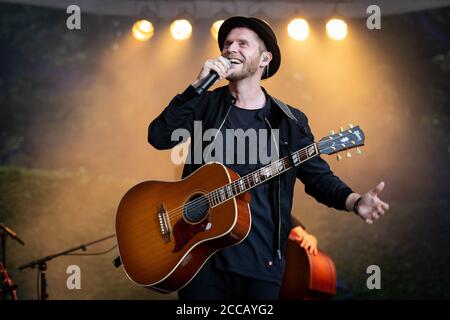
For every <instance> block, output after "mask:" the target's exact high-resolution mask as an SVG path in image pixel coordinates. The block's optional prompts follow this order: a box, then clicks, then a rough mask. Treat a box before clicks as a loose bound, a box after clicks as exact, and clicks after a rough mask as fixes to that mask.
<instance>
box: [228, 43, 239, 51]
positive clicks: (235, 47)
mask: <svg viewBox="0 0 450 320" xmlns="http://www.w3.org/2000/svg"><path fill="white" fill-rule="evenodd" d="M238 49H239V45H238V43H237V42H232V43H230V44H229V45H228V47H227V51H229V52H238Z"/></svg>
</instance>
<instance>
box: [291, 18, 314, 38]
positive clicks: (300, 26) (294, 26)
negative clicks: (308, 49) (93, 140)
mask: <svg viewBox="0 0 450 320" xmlns="http://www.w3.org/2000/svg"><path fill="white" fill-rule="evenodd" d="M287 30H288V34H289V36H290V37H291V38H292V39H294V40H297V41H304V40H306V39H307V38H308V36H309V25H308V22H307V21H306V20H305V19H293V20H292V21H291V22H289V24H288V27H287Z"/></svg>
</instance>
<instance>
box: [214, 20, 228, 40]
mask: <svg viewBox="0 0 450 320" xmlns="http://www.w3.org/2000/svg"><path fill="white" fill-rule="evenodd" d="M224 21H225V20H216V21H214V23H213V24H212V25H211V35H212V36H213V38H214V39H216V40H217V37H218V35H219V29H220V26H221V25H222V23H223V22H224Z"/></svg>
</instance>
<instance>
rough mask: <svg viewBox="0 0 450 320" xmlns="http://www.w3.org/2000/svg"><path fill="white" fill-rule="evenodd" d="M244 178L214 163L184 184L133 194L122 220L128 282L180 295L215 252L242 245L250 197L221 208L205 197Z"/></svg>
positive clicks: (149, 184) (119, 231) (152, 186)
mask: <svg viewBox="0 0 450 320" xmlns="http://www.w3.org/2000/svg"><path fill="white" fill-rule="evenodd" d="M238 178H239V175H238V174H237V173H235V172H234V171H232V170H230V169H228V168H226V167H225V166H224V165H222V164H220V163H209V164H206V165H204V166H202V167H201V168H199V169H198V170H196V171H195V172H194V173H192V174H191V175H190V176H188V177H186V178H185V179H183V180H181V181H177V182H160V181H146V182H142V183H140V184H138V185H136V186H134V187H133V188H131V189H130V190H129V191H128V192H127V193H126V194H125V195H124V197H123V198H122V200H121V201H120V204H119V207H118V211H117V217H116V237H117V242H118V248H119V253H120V258H121V260H122V265H123V268H124V270H125V272H126V274H127V275H128V277H129V278H130V279H131V280H132V281H134V282H135V283H137V284H139V285H141V286H144V287H148V288H150V289H154V290H157V291H160V292H172V291H176V290H179V289H181V288H182V287H183V286H185V285H186V284H187V283H188V282H189V281H190V280H191V279H192V278H193V277H194V276H195V275H196V273H197V272H198V271H199V270H200V268H201V267H202V266H203V264H204V263H205V262H206V261H207V259H208V258H209V257H210V256H211V255H212V254H213V253H214V252H216V251H217V250H219V249H222V248H224V247H227V246H230V245H234V244H237V243H239V242H240V241H242V240H243V239H244V238H245V237H246V236H247V235H248V233H249V231H250V226H251V216H250V207H249V202H250V197H249V194H248V193H244V194H242V195H240V196H237V197H235V198H231V199H229V200H227V201H225V202H223V203H221V204H219V205H217V206H215V207H211V206H210V205H209V203H208V201H205V197H203V195H205V194H207V193H209V192H211V191H213V190H216V189H217V188H220V187H221V186H224V185H226V184H228V183H230V182H232V181H234V180H236V179H238Z"/></svg>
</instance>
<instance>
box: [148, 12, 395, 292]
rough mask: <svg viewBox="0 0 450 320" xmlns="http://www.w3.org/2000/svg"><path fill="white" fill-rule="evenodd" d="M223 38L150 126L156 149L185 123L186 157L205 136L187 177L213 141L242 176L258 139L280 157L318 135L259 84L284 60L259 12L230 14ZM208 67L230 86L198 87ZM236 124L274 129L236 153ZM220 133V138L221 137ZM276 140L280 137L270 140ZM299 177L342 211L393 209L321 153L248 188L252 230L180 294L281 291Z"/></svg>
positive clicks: (250, 167)
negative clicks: (207, 136)
mask: <svg viewBox="0 0 450 320" xmlns="http://www.w3.org/2000/svg"><path fill="white" fill-rule="evenodd" d="M218 44H219V48H220V50H221V56H219V57H217V58H213V59H209V60H207V61H206V62H205V64H204V65H203V67H202V69H201V71H200V73H199V75H198V77H197V79H196V80H195V81H194V82H193V83H192V84H191V85H190V86H189V87H188V88H187V89H186V90H185V91H184V92H183V93H182V94H179V95H177V96H175V97H174V99H173V100H172V101H171V102H170V103H169V105H168V106H167V107H166V109H165V110H164V111H163V112H162V113H161V114H160V115H159V116H158V117H157V118H156V119H155V120H154V121H153V122H152V123H151V124H150V126H149V137H148V138H149V142H150V144H151V145H152V146H154V147H155V148H157V149H169V148H172V147H174V146H176V145H177V144H179V143H180V142H182V141H180V140H181V139H179V140H177V139H175V141H174V140H173V139H172V133H173V132H174V130H176V129H179V128H183V129H186V130H188V131H189V133H190V137H191V144H190V149H189V155H188V159H191V158H190V157H192V156H193V155H194V154H198V151H199V150H196V149H195V148H199V147H198V145H199V144H197V143H195V142H197V141H201V143H200V147H201V150H200V154H201V155H204V157H203V158H202V163H192V161H187V163H186V164H185V166H184V170H183V177H186V176H188V175H189V174H191V173H192V172H194V171H195V170H196V169H198V168H199V167H200V166H201V165H202V164H203V163H206V162H209V161H211V160H212V159H211V158H210V153H209V152H208V151H210V148H211V145H213V144H214V143H216V141H217V142H220V140H222V142H223V146H222V150H219V149H220V147H217V148H216V149H215V150H216V151H218V153H220V152H219V151H223V156H222V157H218V159H219V160H222V162H224V164H225V165H226V166H228V167H229V168H231V169H232V170H234V171H235V172H237V173H238V174H240V175H241V176H242V175H245V174H247V173H249V172H252V171H254V170H256V169H257V168H260V167H261V166H263V163H261V162H262V161H261V156H260V155H261V153H260V152H258V153H257V155H258V161H257V162H256V163H254V162H251V161H249V160H250V159H251V158H252V156H253V155H252V152H253V153H254V152H255V146H257V149H258V151H261V148H265V149H266V150H264V151H266V152H267V154H269V153H271V154H274V153H275V154H276V156H277V157H279V158H281V157H284V156H285V155H287V154H289V153H290V152H292V151H296V150H299V149H300V148H301V147H305V146H307V145H309V144H311V143H312V142H313V141H314V137H313V135H312V133H311V130H310V128H309V125H308V120H307V117H306V116H305V115H304V114H303V113H302V112H301V111H299V110H298V109H295V108H292V107H290V106H287V105H286V104H284V103H283V102H281V101H280V100H278V99H276V98H274V97H271V96H270V95H269V94H268V93H267V92H266V91H265V90H264V88H262V87H261V79H266V78H269V77H271V76H273V75H274V74H275V73H276V72H277V70H278V68H279V66H280V62H281V53H280V49H279V47H278V44H277V39H276V36H275V34H274V32H273V31H272V29H271V28H270V26H269V25H268V24H267V23H265V22H264V21H262V20H260V19H257V18H247V17H231V18H229V19H227V20H226V21H225V22H224V23H223V24H222V26H221V28H220V29H219V34H218ZM211 70H213V71H215V72H216V73H217V74H218V75H219V78H220V79H227V80H228V81H229V84H228V86H225V87H221V88H218V89H216V90H214V91H212V92H210V91H208V92H206V93H204V94H197V93H196V90H195V89H196V88H197V87H198V86H199V85H200V84H201V83H202V81H203V80H204V79H205V78H206V77H207V76H208V75H209V74H210V72H211ZM194 121H201V124H202V129H203V132H204V131H206V130H208V129H211V128H215V129H217V130H216V134H215V136H214V137H215V138H216V139H214V140H213V142H212V143H211V144H207V142H205V141H203V140H202V137H200V136H199V133H198V132H197V131H198V130H195V129H194ZM231 129H234V130H237V129H241V130H244V131H248V130H257V131H262V130H268V131H269V132H270V134H269V135H268V136H267V137H265V136H264V135H261V136H259V137H258V141H257V143H256V144H251V145H250V144H249V143H248V141H247V140H244V142H242V141H241V142H240V143H241V144H244V146H243V149H242V148H241V149H239V150H241V151H240V152H237V151H238V148H239V147H242V146H237V145H236V144H235V143H234V142H236V141H235V139H233V138H230V137H229V136H227V135H226V131H227V130H231ZM275 132H276V133H277V135H275V134H274V133H275ZM219 135H220V138H221V139H217V138H218V137H219ZM277 136H278V137H277ZM223 137H225V138H223ZM274 140H278V141H275V143H273V142H274ZM208 142H209V141H208ZM230 146H232V147H231V148H230ZM227 147H228V148H227ZM242 150H245V155H244V158H245V161H244V163H242V161H241V162H240V161H238V160H239V158H240V157H241V156H242ZM290 150H292V151H290ZM249 153H250V154H249ZM241 159H242V158H241ZM216 160H217V159H216ZM194 162H195V161H194ZM264 164H265V163H264ZM296 178H299V179H300V180H301V181H302V182H303V183H304V185H305V191H306V192H307V193H308V194H309V195H311V196H313V197H314V198H315V199H316V200H317V201H319V202H321V203H323V204H325V205H327V206H330V207H334V208H336V209H338V210H347V211H354V212H355V213H356V214H357V215H358V216H360V217H361V218H362V219H364V220H365V221H366V222H368V223H372V222H373V220H374V219H378V218H379V217H380V215H383V214H384V213H385V211H386V210H388V208H389V206H388V204H387V203H384V202H383V201H381V200H380V199H379V198H378V196H377V195H378V193H379V192H381V190H382V189H383V187H384V183H383V182H381V183H379V184H378V185H377V186H376V187H375V188H374V189H372V190H371V191H369V192H368V193H366V194H365V195H363V196H360V195H359V194H358V193H355V192H353V191H352V189H350V188H349V187H348V186H347V185H346V184H345V183H344V182H342V181H341V180H340V179H339V178H338V177H336V176H335V175H333V173H332V172H331V170H330V167H329V166H328V164H327V163H326V162H325V161H324V160H323V159H322V158H320V157H314V158H312V159H310V160H308V161H306V162H305V163H302V164H301V165H299V166H297V167H296V168H295V169H293V170H289V171H287V172H285V173H283V174H282V175H279V176H278V177H276V178H274V179H271V180H269V182H266V183H263V184H261V185H259V186H258V187H255V188H253V189H252V190H251V202H250V208H251V214H252V226H251V230H250V232H249V234H248V236H247V237H246V238H245V239H244V240H243V241H242V242H240V243H239V244H237V245H234V246H230V247H227V248H224V249H222V250H220V251H218V252H217V253H216V254H214V255H213V256H212V257H211V258H210V259H209V260H208V261H207V262H206V263H205V265H204V266H203V267H202V269H201V270H200V271H199V272H198V274H197V275H196V276H195V277H194V278H193V279H192V281H190V282H189V283H188V284H187V285H186V286H185V287H184V288H182V289H181V290H179V292H178V293H179V297H180V299H230V298H231V299H277V298H278V294H279V289H280V285H281V281H282V276H283V271H284V257H283V254H284V248H285V245H286V241H287V240H288V238H289V236H290V238H291V239H292V240H295V241H298V242H299V244H301V242H302V236H301V234H300V232H301V230H300V229H301V228H297V229H296V228H292V221H291V218H292V217H291V207H292V198H293V192H294V183H295V181H296ZM291 231H292V232H293V233H292V234H291ZM295 234H297V236H296V235H295Z"/></svg>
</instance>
